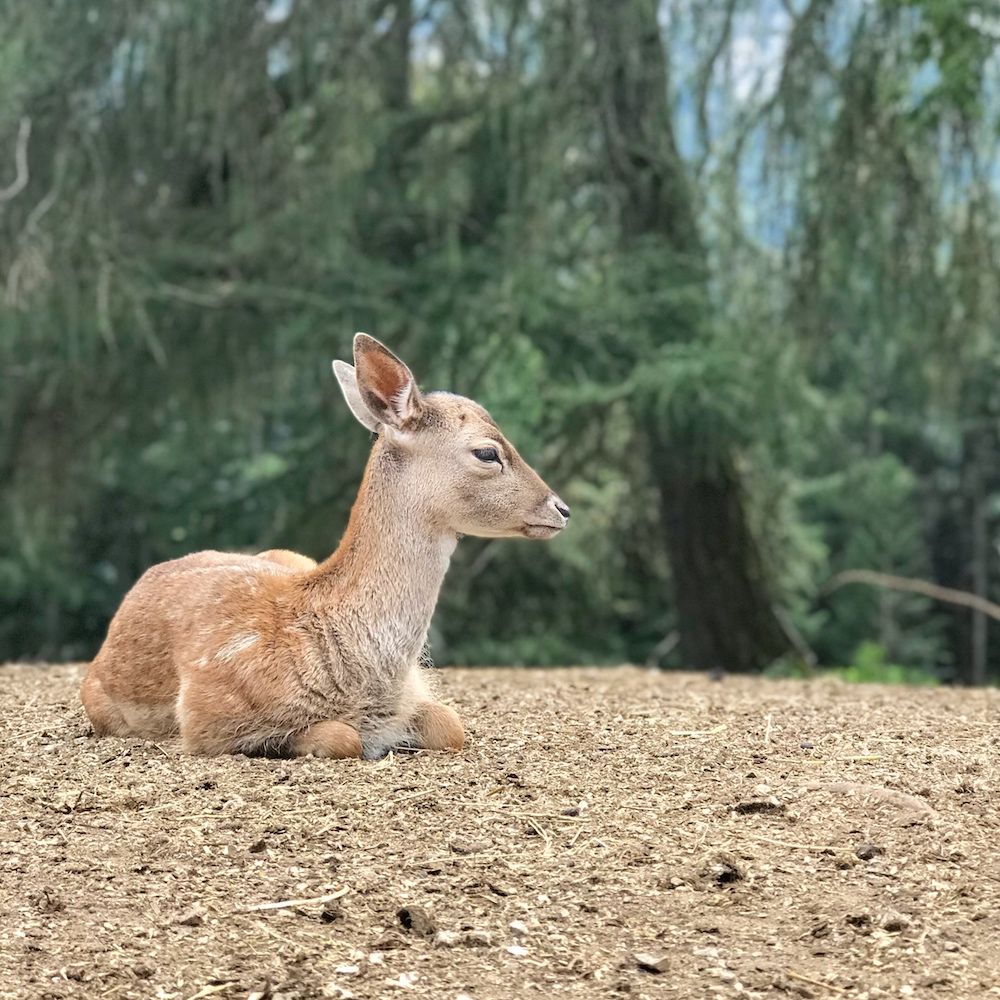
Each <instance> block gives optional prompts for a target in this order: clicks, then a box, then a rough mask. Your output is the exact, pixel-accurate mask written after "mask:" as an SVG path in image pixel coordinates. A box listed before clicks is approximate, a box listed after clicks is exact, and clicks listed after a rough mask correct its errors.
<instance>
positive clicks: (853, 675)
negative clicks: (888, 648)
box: [831, 642, 940, 687]
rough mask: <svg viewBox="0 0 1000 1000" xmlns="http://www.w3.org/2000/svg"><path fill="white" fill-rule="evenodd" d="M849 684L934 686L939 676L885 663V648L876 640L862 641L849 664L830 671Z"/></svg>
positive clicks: (930, 671) (922, 670)
mask: <svg viewBox="0 0 1000 1000" xmlns="http://www.w3.org/2000/svg"><path fill="white" fill-rule="evenodd" d="M831 672H832V673H833V674H834V675H835V676H836V677H839V678H840V679H841V680H845V681H848V682H849V683H851V684H910V685H915V686H919V687H934V686H935V685H936V684H938V683H939V682H940V678H939V677H938V676H937V674H935V673H934V672H933V671H932V670H927V669H925V668H922V667H904V666H900V664H898V663H886V659H885V649H883V647H882V646H880V645H879V644H878V643H877V642H863V643H861V645H860V646H858V648H857V649H856V650H855V652H854V659H853V661H852V662H851V664H850V666H847V667H836V668H834V669H833V671H831Z"/></svg>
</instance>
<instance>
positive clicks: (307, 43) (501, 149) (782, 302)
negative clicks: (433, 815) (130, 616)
mask: <svg viewBox="0 0 1000 1000" xmlns="http://www.w3.org/2000/svg"><path fill="white" fill-rule="evenodd" d="M0 11H2V14H0V489H2V495H0V660H2V659H4V658H31V657H40V658H47V659H59V658H67V657H74V658H78V657H87V656H89V655H91V654H92V652H93V651H94V650H95V649H96V646H97V644H98V643H99V642H100V640H101V638H102V637H103V633H104V630H105V628H106V626H107V622H108V619H109V617H110V616H111V614H112V613H113V612H114V609H115V607H116V605H117V602H118V601H119V600H120V598H121V596H122V595H123V593H124V592H125V590H126V589H127V588H128V587H129V586H130V585H131V584H132V582H134V580H135V579H136V578H137V577H138V576H139V575H140V573H141V572H142V571H143V570H144V569H145V568H146V567H148V566H149V565H150V564H152V563H154V562H157V561H159V560H163V559H167V558H171V557H173V556H177V555H180V554H183V553H186V552H190V551H193V550H196V549H199V548H223V549H225V548H231V549H246V550H260V549H264V548H268V547H272V546H281V547H290V548H295V549H299V550H301V551H304V552H307V553H309V554H311V555H313V556H316V557H323V556H325V555H326V554H328V553H329V552H330V551H332V549H333V548H334V546H335V545H336V542H337V539H338V536H339V534H340V531H341V530H342V528H343V526H344V523H345V520H346V517H347V513H348V510H349V507H350V504H351V501H352V499H353V496H354V492H355V490H356V488H357V484H358V482H359V478H360V474H361V470H362V467H363V463H364V460H365V456H366V454H367V450H368V447H369V440H368V439H367V437H366V435H365V434H364V432H363V431H361V430H360V429H359V428H358V426H357V425H356V424H355V423H354V421H353V419H352V418H351V416H350V414H349V413H348V411H347V408H346V407H345V406H344V404H343V402H342V400H341V397H340V393H339V391H338V389H337V386H336V383H335V381H334V379H333V377H332V376H331V374H330V367H329V365H330V359H331V358H333V357H349V351H350V343H351V335H352V334H353V332H354V331H355V330H365V331H368V332H370V333H372V334H374V335H376V336H378V337H379V338H381V339H383V340H384V341H385V342H386V343H388V344H389V345H390V346H392V347H393V348H394V349H395V350H397V351H398V352H399V353H400V354H401V355H402V356H403V357H404V359H405V360H406V361H407V362H408V363H409V364H410V366H411V367H412V368H413V370H414V371H415V372H416V374H417V377H418V379H419V380H420V381H421V383H422V384H423V385H424V386H425V387H427V388H448V389H452V390H454V391H457V392H461V393H463V394H466V395H470V396H473V397H475V398H476V399H478V400H480V401H481V402H482V403H483V404H484V405H486V406H487V407H488V408H489V409H490V410H491V411H492V413H493V414H494V416H495V417H496V418H497V419H498V421H499V422H500V424H501V426H502V427H503V428H504V430H505V431H506V432H507V433H508V435H509V436H510V437H511V439H512V440H513V441H514V442H515V443H516V444H517V445H518V446H519V448H520V450H521V451H522V452H523V453H524V454H525V456H526V457H527V458H528V460H529V461H532V462H533V463H534V464H535V465H536V466H537V468H538V469H539V470H540V471H541V472H542V474H543V475H544V476H545V478H546V479H547V480H548V481H549V482H550V483H551V484H552V485H553V486H554V488H556V489H557V490H558V491H559V492H560V493H561V494H562V496H563V497H564V498H565V499H566V500H567V501H568V502H569V503H570V504H571V505H572V506H573V510H574V518H573V523H572V526H571V528H570V530H569V531H568V532H567V533H566V534H565V536H564V537H561V538H560V539H558V540H556V541H555V542H553V543H551V544H548V545H543V544H538V543H533V544H529V543H523V542H499V543H497V542H488V541H486V542H484V541H474V540H469V541H467V542H465V543H464V544H463V545H462V546H460V548H459V550H458V553H457V554H456V558H455V560H454V561H453V565H452V570H451V573H450V575H449V578H448V580H447V581H446V583H445V589H444V594H443V598H442V603H441V605H440V607H439V611H438V615H437V617H436V619H435V625H434V632H433V634H432V640H433V645H432V650H431V651H432V654H433V656H434V658H435V659H436V661H437V662H439V663H455V662H461V663H543V664H544V663H592V662H620V661H626V660H627V661H633V662H638V663H651V664H660V665H664V666H671V665H672V666H694V667H722V668H725V669H730V670H749V669H761V668H766V667H771V668H772V669H774V668H775V666H774V665H775V664H778V665H779V666H780V665H782V664H783V665H785V666H786V667H787V666H788V665H790V664H793V663H795V662H797V661H799V660H805V661H807V662H812V661H813V660H814V659H815V661H816V662H818V663H819V664H829V665H847V664H853V665H854V669H855V670H856V671H857V672H859V675H866V671H867V672H874V674H879V672H881V673H882V674H885V675H887V676H890V675H891V676H900V677H916V678H919V677H939V678H942V679H955V680H960V681H968V682H983V681H985V680H987V679H989V678H991V677H992V678H994V679H995V678H996V677H997V675H998V674H1000V626H998V624H997V622H995V621H994V622H991V621H990V620H989V618H988V616H987V615H985V614H982V613H974V612H971V611H970V610H969V609H967V608H962V607H957V606H953V605H949V604H946V603H940V602H932V601H931V600H929V599H927V598H926V597H923V596H920V595H918V594H911V593H904V592H898V591H894V590H888V589H884V588H875V587H869V586H860V585H851V586H844V587H841V588H839V589H834V590H831V589H830V587H829V583H830V581H831V579H832V578H833V577H834V576H835V575H836V574H837V573H838V572H840V571H843V570H848V569H857V568H863V569H873V570H881V571H886V572H891V573H895V574H899V575H901V576H905V577H912V578H920V579H924V580H930V581H935V582H936V583H939V584H942V585H945V586H949V587H954V588H957V589H960V590H964V591H968V592H971V593H973V594H978V595H979V596H981V597H987V598H988V597H989V596H990V595H991V594H992V595H994V597H995V596H996V595H997V594H998V592H1000V549H998V536H1000V329H998V328H1000V202H998V198H1000V159H998V138H1000V57H998V50H1000V16H998V9H997V6H996V4H995V2H993V0H980V2H976V0H839V2H834V0H664V2H660V0H616V2H609V0H337V2H331V0H272V2H269V3H260V2H256V3H255V2H251V0H213V2H211V3H201V2H197V0H145V2H143V0H101V2H100V3H97V2H93V3H87V2H85V0H47V2H45V3H39V2H35V0H4V2H2V3H0ZM894 665H898V666H894Z"/></svg>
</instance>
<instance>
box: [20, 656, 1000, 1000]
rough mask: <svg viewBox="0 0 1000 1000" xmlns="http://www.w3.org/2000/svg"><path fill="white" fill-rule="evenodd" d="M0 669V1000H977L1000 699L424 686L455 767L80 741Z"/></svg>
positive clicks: (69, 717)
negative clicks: (446, 703)
mask: <svg viewBox="0 0 1000 1000" xmlns="http://www.w3.org/2000/svg"><path fill="white" fill-rule="evenodd" d="M77 680H78V672H77V671H76V670H75V669H73V668H53V669H40V668H7V669H4V670H2V671H0V698H2V704H3V718H4V720H5V722H4V730H3V734H2V737H0V739H2V742H3V747H2V751H3V761H4V781H3V785H2V803H0V997H4V998H11V1000H15V998H16V1000H27V998H57V997H59V998H61V997H87V998H101V997H114V998H120V1000H125V998H131V997H136V998H140V997H142V998H147V997H155V998H163V1000H168V998H169V1000H196V998H197V1000H201V998H205V997H218V998H221V1000H232V998H240V1000H245V998H249V997H254V998H256V1000H265V998H269V997H270V998H276V997H284V998H286V1000H293V998H295V1000H305V998H314V997H351V996H353V997H357V998H369V997H371V998H374V997H392V996H400V997H406V996H413V997H434V998H438V997H440V998H449V1000H457V998H459V997H462V996H465V997H468V998H470V1000H491V998H505V997H532V996H538V997H549V996H578V997H616V996H618V997H647V996H648V997H659V996H663V997H678V998H681V997H684V998H687V997H692V998H694V997H730V996H732V997H736V996H743V997H792V998H795V997H816V998H827V997H838V998H839V997H844V998H854V1000H861V998H865V997H917V998H920V997H941V998H948V1000H953V998H962V997H969V998H982V997H989V996H991V995H993V996H1000V986H998V985H997V983H998V982H1000V945H998V942H1000V813H998V810H997V807H996V799H997V792H998V787H997V784H998V763H997V753H998V742H1000V694H998V693H997V692H996V691H977V692H971V691H957V690H955V691H953V690H941V691H927V690H921V691H913V690H904V689H888V688H878V687H845V686H841V685H837V684H833V683H814V684H799V683H769V682H766V681H759V680H743V679H732V678H729V679H726V680H723V681H722V682H712V681H710V680H707V679H705V678H702V677H697V676H693V675H664V674H652V673H648V672H645V671H639V670H631V669H622V670H613V671H595V670H560V671H547V672H543V671H514V670H483V671H472V670H467V671H449V672H447V673H446V675H445V677H444V687H445V689H446V692H447V696H448V697H449V699H451V700H452V701H454V702H455V703H456V704H458V705H459V706H460V707H461V709H462V711H463V714H464V717H465V718H466V720H467V722H468V727H469V730H470V741H469V746H468V748H467V749H466V751H465V752H464V753H462V754H460V755H457V756H446V755H433V754H397V755H393V756H390V757H388V758H386V759H385V760H383V761H380V762H378V763H366V762H325V761H318V760H295V761H270V760H248V759H245V758H241V757H235V758H225V759H218V760H206V759H197V758H191V757H185V756H183V755H181V754H180V753H179V751H178V748H177V746H176V745H174V744H173V743H163V744H160V745H153V744H145V743H142V742H139V741H132V740H104V741H94V740H93V739H91V738H90V737H89V736H88V735H87V727H86V725H85V722H84V718H83V716H82V713H81V711H80V708H79V705H78V703H77V701H76V690H75V689H76V684H77Z"/></svg>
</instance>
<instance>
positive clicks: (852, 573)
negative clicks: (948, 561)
mask: <svg viewBox="0 0 1000 1000" xmlns="http://www.w3.org/2000/svg"><path fill="white" fill-rule="evenodd" d="M849 583H864V584H868V585H869V586H871V587H885V588H887V589H888V590H905V591H907V592H908V593H911V594H922V595H923V596H924V597H929V598H931V600H934V601H944V602H945V603H946V604H959V605H961V606H962V607H966V608H972V610H973V611H978V612H980V613H981V614H984V615H986V616H987V617H989V618H992V619H993V620H994V621H998V622H1000V604H994V603H993V602H992V601H988V600H987V599H986V598H985V597H979V596H978V595H977V594H970V593H967V592H966V591H964V590H953V589H952V588H951V587H942V586H939V585H938V584H936V583H930V582H928V581H927V580H914V579H912V578H910V577H907V576H893V575H892V574H891V573H876V572H875V570H871V569H849V570H845V571H844V572H843V573H838V574H837V575H836V576H835V577H834V578H833V579H832V580H831V581H830V582H829V583H828V584H827V585H826V586H825V587H824V588H823V589H824V592H826V593H829V592H830V591H833V590H838V589H839V588H840V587H844V586H846V585H847V584H849Z"/></svg>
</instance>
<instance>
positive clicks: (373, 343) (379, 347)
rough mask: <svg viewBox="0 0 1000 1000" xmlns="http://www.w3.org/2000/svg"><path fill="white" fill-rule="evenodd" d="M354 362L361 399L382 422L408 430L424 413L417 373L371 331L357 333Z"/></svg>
mask: <svg viewBox="0 0 1000 1000" xmlns="http://www.w3.org/2000/svg"><path fill="white" fill-rule="evenodd" d="M354 365H355V368H356V372H355V380H356V382H357V387H358V392H359V394H360V396H361V401H362V402H363V403H364V405H365V407H366V409H367V410H368V411H369V412H370V413H371V414H372V416H373V417H374V418H375V419H376V420H377V421H378V423H380V424H385V425H386V426H387V427H393V428H395V429H397V430H404V429H405V427H406V424H408V423H409V422H410V421H411V420H413V419H414V418H415V417H417V416H419V415H420V411H421V409H422V408H423V401H422V400H421V398H420V390H419V389H418V388H417V383H416V381H415V379H414V378H413V373H412V372H411V371H410V369H409V368H407V367H406V365H404V364H403V362H402V361H400V360H399V358H397V357H396V355H395V354H393V353H392V351H390V350H389V348H388V347H386V346H385V345H384V344H380V343H379V342H378V341H377V340H376V339H375V338H374V337H369V336H368V334H367V333H357V334H355V335H354ZM348 405H350V400H348ZM352 409H353V407H352ZM355 416H357V414H355Z"/></svg>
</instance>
